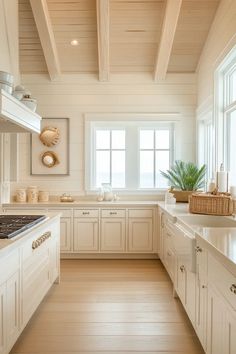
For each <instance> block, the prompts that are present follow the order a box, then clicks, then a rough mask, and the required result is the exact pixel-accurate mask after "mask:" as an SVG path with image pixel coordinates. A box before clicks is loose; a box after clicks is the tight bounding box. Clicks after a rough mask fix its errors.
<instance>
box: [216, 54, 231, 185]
mask: <svg viewBox="0 0 236 354" xmlns="http://www.w3.org/2000/svg"><path fill="white" fill-rule="evenodd" d="M216 102H217V106H218V110H217V114H218V116H217V117H218V120H217V127H218V130H217V131H218V134H217V147H218V161H217V162H218V165H219V164H220V163H221V162H223V163H224V166H225V167H226V169H227V170H228V171H229V172H230V181H229V182H230V184H232V185H235V184H236V159H235V136H236V48H234V49H233V50H232V51H231V52H230V53H229V55H228V56H227V57H226V58H225V60H224V62H223V63H222V64H221V66H220V68H219V70H218V81H217V94H216Z"/></svg>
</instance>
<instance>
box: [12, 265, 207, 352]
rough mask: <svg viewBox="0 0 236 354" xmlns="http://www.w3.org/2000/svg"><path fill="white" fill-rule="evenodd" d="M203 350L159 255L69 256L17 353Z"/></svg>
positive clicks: (19, 341)
mask: <svg viewBox="0 0 236 354" xmlns="http://www.w3.org/2000/svg"><path fill="white" fill-rule="evenodd" d="M26 353H27V354H76V353H80V354H82V353H84V354H85V353H86V354H103V353H106V354H109V353H111V354H134V353H138V354H151V353H152V354H153V353H158V354H171V353H175V354H177V353H178V354H202V353H203V350H202V348H201V346H200V344H199V341H198V339H197V337H196V335H195V333H194V330H193V329H192V327H191V324H190V322H189V321H188V319H187V317H186V315H185V313H184V310H183V308H182V306H181V304H180V302H179V300H176V299H174V298H173V297H172V287H171V282H170V280H169V278H168V276H167V273H166V271H165V269H164V268H163V266H162V264H161V263H160V261H156V260H147V261H146V260H63V261H62V264H61V283H60V284H59V285H54V286H53V288H52V289H51V290H50V292H49V294H48V295H47V297H46V298H45V300H44V301H43V303H42V304H41V305H40V307H39V309H38V310H37V312H36V314H35V315H34V317H33V318H32V320H31V321H30V323H29V325H28V326H27V328H26V329H25V330H24V332H23V334H22V335H21V337H20V338H19V340H18V342H17V343H16V344H15V346H14V348H13V349H12V351H11V354H26Z"/></svg>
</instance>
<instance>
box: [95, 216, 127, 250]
mask: <svg viewBox="0 0 236 354" xmlns="http://www.w3.org/2000/svg"><path fill="white" fill-rule="evenodd" d="M101 251H104V252H124V251H125V219H123V218H121V219H120V218H107V219H106V218H102V220H101Z"/></svg>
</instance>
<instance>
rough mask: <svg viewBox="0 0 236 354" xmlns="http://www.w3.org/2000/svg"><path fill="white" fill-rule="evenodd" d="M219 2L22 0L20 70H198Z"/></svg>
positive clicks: (105, 73)
mask: <svg viewBox="0 0 236 354" xmlns="http://www.w3.org/2000/svg"><path fill="white" fill-rule="evenodd" d="M219 2H220V0H19V43H20V70H21V73H24V74H26V73H46V72H48V73H49V75H50V77H51V78H52V79H54V78H56V77H57V76H58V75H60V73H98V77H99V79H100V80H101V81H107V80H109V74H110V73H117V72H121V73H131V72H150V73H153V78H154V79H156V80H158V79H164V78H165V75H166V73H170V72H171V73H173V72H175V73H176V72H177V73H192V72H195V70H196V68H197V64H198V61H199V58H200V55H201V51H202V49H203V46H204V44H205V41H206V39H207V35H208V32H209V29H210V27H211V24H212V22H213V19H214V16H215V13H216V10H217V7H218V5H219ZM73 40H76V41H77V44H78V45H71V41H73Z"/></svg>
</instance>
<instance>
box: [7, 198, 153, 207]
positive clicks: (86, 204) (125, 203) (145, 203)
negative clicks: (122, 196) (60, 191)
mask: <svg viewBox="0 0 236 354" xmlns="http://www.w3.org/2000/svg"><path fill="white" fill-rule="evenodd" d="M157 205H158V201H155V200H146V201H145V200H141V201H140V200H117V201H112V202H106V201H102V202H98V201H96V200H76V201H74V202H60V201H49V202H43V203H41V202H38V203H34V204H32V203H17V202H11V203H6V204H2V207H3V208H9V207H10V208H12V207H14V208H18V207H19V208H22V207H23V208H32V209H33V208H36V209H37V207H39V208H41V207H46V208H49V207H69V208H76V207H83V206H84V207H96V208H99V207H106V208H107V207H108V208H109V207H112V208H114V207H126V206H157Z"/></svg>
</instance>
